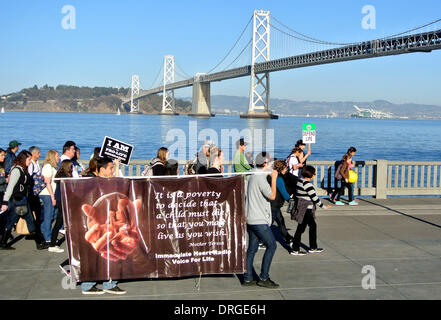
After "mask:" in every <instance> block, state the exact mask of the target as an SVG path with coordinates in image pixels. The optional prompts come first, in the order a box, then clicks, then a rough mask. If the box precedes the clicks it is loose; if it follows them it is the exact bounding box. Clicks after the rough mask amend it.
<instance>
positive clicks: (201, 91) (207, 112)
mask: <svg viewBox="0 0 441 320" xmlns="http://www.w3.org/2000/svg"><path fill="white" fill-rule="evenodd" d="M188 115H189V116H192V117H203V118H207V117H214V114H213V113H211V99H210V82H199V81H195V82H194V84H193V104H192V107H191V113H190V114H188Z"/></svg>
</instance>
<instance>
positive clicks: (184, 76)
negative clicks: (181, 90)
mask: <svg viewBox="0 0 441 320" xmlns="http://www.w3.org/2000/svg"><path fill="white" fill-rule="evenodd" d="M175 66H176V67H177V68H176V69H175V72H177V73H178V74H179V75H181V76H183V78H184V79H189V78H192V76H190V75H189V74H188V73H187V72H185V71H184V69H182V68H181V66H180V65H179V64H178V63H177V62H175Z"/></svg>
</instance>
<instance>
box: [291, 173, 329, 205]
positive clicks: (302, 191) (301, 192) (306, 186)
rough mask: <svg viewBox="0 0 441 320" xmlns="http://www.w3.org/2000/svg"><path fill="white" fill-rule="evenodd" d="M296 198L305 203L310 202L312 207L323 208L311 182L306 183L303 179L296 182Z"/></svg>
mask: <svg viewBox="0 0 441 320" xmlns="http://www.w3.org/2000/svg"><path fill="white" fill-rule="evenodd" d="M296 197H297V198H301V199H304V200H306V201H312V202H313V204H314V205H316V206H319V207H320V208H324V205H323V203H322V202H321V201H320V199H319V197H317V194H316V193H315V189H314V186H313V185H312V183H311V182H309V181H306V180H305V179H299V180H298V181H297V189H296ZM313 204H311V205H309V206H308V209H312V208H313Z"/></svg>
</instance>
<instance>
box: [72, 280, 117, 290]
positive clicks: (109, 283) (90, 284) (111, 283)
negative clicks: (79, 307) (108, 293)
mask: <svg viewBox="0 0 441 320" xmlns="http://www.w3.org/2000/svg"><path fill="white" fill-rule="evenodd" d="M117 284H118V281H107V282H103V289H104V290H109V289H112V288H115V287H116V285H117ZM94 285H96V282H82V283H81V290H83V291H88V290H90V289H91V288H92V287H93V286H94Z"/></svg>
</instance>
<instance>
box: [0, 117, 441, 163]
mask: <svg viewBox="0 0 441 320" xmlns="http://www.w3.org/2000/svg"><path fill="white" fill-rule="evenodd" d="M303 123H315V124H316V127H317V143H316V144H314V145H312V155H311V157H310V159H311V160H336V159H340V158H341V156H342V155H343V154H344V152H345V151H346V150H347V148H348V147H349V146H355V147H356V148H357V149H358V153H357V155H356V158H355V159H356V160H374V159H386V160H403V161H412V160H415V161H441V121H438V120H425V121H422V120H398V119H396V120H395V119H384V120H368V119H322V118H300V117H285V118H284V117H281V118H280V119H279V120H260V119H259V120H257V119H240V118H239V117H238V116H220V115H218V116H216V117H213V118H209V119H195V118H192V117H188V116H186V115H180V116H160V115H131V114H122V115H121V116H116V115H114V114H83V113H30V112H28V113H26V112H6V113H4V114H0V128H1V129H0V146H1V147H2V148H4V149H6V148H5V147H7V144H8V142H9V141H10V140H14V139H15V140H18V141H19V142H21V143H22V144H23V145H22V146H21V147H22V148H26V149H27V148H29V147H30V146H32V145H38V146H40V148H41V150H42V158H44V155H45V154H46V152H47V151H48V150H49V149H56V150H59V151H61V149H62V146H63V144H64V142H65V141H66V140H73V141H75V142H76V143H77V145H78V146H79V147H80V148H81V154H82V157H81V158H82V159H86V158H87V159H88V158H89V156H90V155H91V154H92V152H93V148H94V147H95V146H101V144H102V141H103V138H104V136H110V137H113V138H115V139H118V140H121V141H124V142H127V143H130V144H132V145H134V153H133V155H132V159H137V160H140V159H151V158H152V157H153V156H155V155H156V151H157V149H158V148H159V147H161V146H166V147H169V146H171V145H172V144H173V143H175V142H176V141H177V138H176V137H175V139H174V140H173V141H167V140H166V138H167V133H170V130H174V131H172V132H178V131H179V132H183V133H184V132H185V135H186V137H185V139H184V141H182V140H181V141H180V142H179V144H180V146H181V147H182V148H184V150H186V155H185V158H189V155H188V153H189V149H190V146H193V147H192V150H195V148H196V147H195V145H196V143H197V148H199V147H200V145H201V143H202V141H196V140H197V139H198V137H196V135H195V134H193V135H189V127H190V126H193V127H196V126H197V132H198V134H199V138H200V139H201V140H203V137H202V136H203V135H204V131H203V129H206V128H211V129H213V130H215V132H216V133H217V135H218V139H219V140H218V143H219V144H221V142H222V143H223V144H222V145H221V147H222V148H223V149H224V150H225V151H226V152H227V153H228V157H227V158H230V157H231V154H232V152H233V151H235V146H234V144H233V143H232V142H231V139H230V141H224V140H222V141H221V136H222V130H233V129H237V130H238V132H240V131H241V130H243V129H250V130H252V131H253V130H254V133H255V134H257V135H259V136H261V134H259V133H260V132H262V134H264V133H265V130H268V129H272V130H274V154H275V157H277V158H284V157H286V156H287V155H288V154H289V152H290V150H291V149H292V148H293V146H294V144H295V142H296V141H297V140H298V139H301V134H302V133H301V130H302V124H303ZM259 129H260V131H259ZM234 142H235V141H234ZM262 144H263V146H265V138H263V141H262ZM232 149H234V150H232ZM192 150H190V151H192ZM174 158H178V157H177V155H175V156H174ZM180 158H183V157H180ZM179 160H183V159H179Z"/></svg>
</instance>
